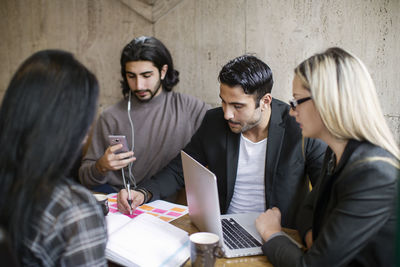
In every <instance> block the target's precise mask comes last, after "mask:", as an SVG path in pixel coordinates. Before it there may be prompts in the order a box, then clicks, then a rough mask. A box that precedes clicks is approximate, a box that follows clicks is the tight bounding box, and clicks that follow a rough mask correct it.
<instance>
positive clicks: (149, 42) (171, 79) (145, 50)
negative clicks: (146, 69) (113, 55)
mask: <svg viewBox="0 0 400 267" xmlns="http://www.w3.org/2000/svg"><path fill="white" fill-rule="evenodd" d="M141 60H143V61H151V62H153V64H154V66H155V67H156V68H157V69H158V71H159V72H160V73H161V69H162V67H163V66H164V65H167V66H168V70H167V73H166V75H165V78H164V80H162V81H161V84H162V86H163V89H164V90H166V91H171V90H172V88H173V87H174V86H175V85H176V84H178V82H179V71H177V70H175V69H174V64H173V62H172V57H171V54H170V53H169V51H168V49H167V48H166V47H165V45H164V44H163V43H162V42H161V41H159V40H158V39H156V38H154V37H146V36H141V37H137V38H135V39H133V40H132V41H131V42H130V43H128V44H127V45H126V46H125V47H124V49H123V50H122V54H121V61H120V63H121V75H122V80H121V87H122V94H123V96H124V97H125V98H127V97H128V95H129V90H130V88H129V85H128V82H127V80H126V71H125V66H126V63H128V62H131V61H141Z"/></svg>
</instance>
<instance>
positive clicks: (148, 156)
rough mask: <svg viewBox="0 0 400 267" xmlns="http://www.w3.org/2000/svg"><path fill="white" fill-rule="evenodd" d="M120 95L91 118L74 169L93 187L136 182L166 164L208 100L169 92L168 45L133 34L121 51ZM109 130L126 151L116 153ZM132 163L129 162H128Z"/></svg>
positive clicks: (173, 79) (111, 188) (174, 78)
mask: <svg viewBox="0 0 400 267" xmlns="http://www.w3.org/2000/svg"><path fill="white" fill-rule="evenodd" d="M121 76H122V81H121V87H122V94H123V97H124V98H123V99H122V100H121V101H119V102H118V103H116V104H115V105H113V106H111V107H109V108H107V109H106V110H105V111H104V112H103V114H101V116H100V118H99V119H98V121H97V124H96V126H95V128H94V131H93V136H92V141H91V144H90V147H89V149H88V151H87V154H86V155H85V156H84V158H83V162H82V166H81V167H80V170H79V175H80V180H81V182H82V183H83V184H84V185H86V186H88V187H89V188H92V189H94V190H97V191H102V192H107V193H110V192H116V191H118V190H119V189H121V188H122V186H123V185H124V182H123V181H124V180H126V181H127V182H129V181H130V182H131V185H132V186H134V185H135V184H136V185H138V186H140V183H141V182H142V181H143V180H145V179H146V178H149V177H151V176H152V175H154V174H155V173H156V172H158V171H159V170H160V169H161V168H162V167H164V166H165V165H167V164H168V162H169V161H170V160H172V159H173V158H174V157H175V156H176V155H177V154H178V153H179V151H180V149H182V148H183V147H184V146H185V145H186V144H187V143H188V142H189V140H190V137H191V136H192V135H193V133H194V132H195V131H196V129H197V128H198V127H199V126H200V123H201V121H202V119H203V116H204V114H205V112H206V111H207V109H208V105H206V104H205V103H203V102H202V101H200V100H198V99H196V98H194V97H191V96H188V95H185V94H180V93H176V92H173V91H172V89H173V87H174V86H175V85H176V84H177V83H178V82H179V72H178V71H177V70H175V69H174V65H173V61H172V57H171V55H170V53H169V51H168V49H167V48H166V47H165V46H164V44H163V43H161V42H160V41H159V40H157V39H156V38H154V37H145V36H142V37H138V38H135V39H133V40H132V41H131V42H130V43H128V44H127V45H126V46H125V48H124V49H123V51H122V55H121ZM109 135H125V136H126V139H127V143H128V146H129V150H133V151H128V152H125V153H118V150H119V149H120V146H119V145H115V146H110V144H109V139H108V136H109ZM133 162H134V163H133Z"/></svg>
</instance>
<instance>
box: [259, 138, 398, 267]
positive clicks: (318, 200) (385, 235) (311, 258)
mask: <svg viewBox="0 0 400 267" xmlns="http://www.w3.org/2000/svg"><path fill="white" fill-rule="evenodd" d="M331 154H332V151H331V150H330V149H329V148H328V150H327V152H326V160H325V162H324V168H323V172H324V174H325V176H324V177H321V179H320V180H319V181H318V184H317V185H316V187H315V188H314V189H313V191H312V193H311V194H309V197H308V198H307V201H305V206H304V209H302V211H301V213H300V216H299V219H300V221H299V226H300V233H301V235H302V236H303V237H304V235H305V233H306V232H307V231H308V230H310V229H311V228H312V230H313V239H314V241H313V245H312V247H311V248H310V249H309V250H308V251H307V252H306V253H303V252H302V251H301V250H300V249H298V248H297V247H296V246H294V245H292V244H291V242H290V241H289V240H288V239H287V238H286V237H284V236H277V237H274V238H272V239H270V240H269V241H268V242H266V243H265V244H264V245H263V251H264V253H265V254H266V255H267V257H268V259H269V261H271V262H272V264H273V265H274V266H371V267H372V266H385V267H386V266H394V255H395V243H396V242H395V238H396V209H395V207H396V199H397V180H398V178H399V168H400V164H399V162H398V161H397V160H396V159H395V158H394V157H393V156H392V155H391V154H389V153H388V152H387V151H385V150H383V149H382V148H380V147H377V146H374V145H372V144H370V143H367V142H363V143H360V142H357V141H354V140H350V141H349V143H348V145H347V146H346V149H345V151H344V153H343V155H342V158H341V160H340V162H339V165H338V167H337V168H336V169H335V171H334V172H333V173H332V174H329V173H328V169H329V168H328V161H329V159H330V157H331Z"/></svg>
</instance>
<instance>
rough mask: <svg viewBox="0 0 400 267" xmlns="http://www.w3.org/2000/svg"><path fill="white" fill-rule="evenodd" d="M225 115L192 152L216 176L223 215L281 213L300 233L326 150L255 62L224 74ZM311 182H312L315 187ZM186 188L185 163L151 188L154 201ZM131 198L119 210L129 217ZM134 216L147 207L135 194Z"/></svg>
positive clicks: (203, 131)
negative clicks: (299, 218)
mask: <svg viewBox="0 0 400 267" xmlns="http://www.w3.org/2000/svg"><path fill="white" fill-rule="evenodd" d="M219 81H220V98H221V103H222V107H220V108H215V109H212V110H209V111H208V112H207V113H206V115H205V117H204V120H203V122H202V125H201V126H200V128H199V129H198V131H197V132H196V133H195V134H194V136H193V137H192V139H191V141H190V143H189V144H188V145H187V146H186V147H185V149H184V150H185V152H187V153H188V154H189V155H190V156H192V157H193V158H194V159H196V160H197V161H198V162H200V163H201V164H203V165H204V166H207V167H208V168H209V169H210V170H211V171H212V172H213V173H214V174H215V175H216V176H217V179H218V181H217V183H218V193H219V201H220V210H221V212H222V213H248V212H260V213H261V212H264V211H265V209H266V208H268V207H271V206H279V207H280V208H281V210H282V213H284V214H285V217H284V216H282V217H284V218H285V221H284V222H283V224H284V225H285V226H286V227H294V226H295V220H296V214H297V210H298V209H299V207H300V204H301V202H302V200H303V198H304V197H305V196H306V194H307V193H308V192H309V180H310V181H311V183H312V184H315V182H316V180H317V178H318V176H319V173H320V168H321V165H322V160H323V155H324V152H325V148H326V145H325V144H323V143H322V142H320V141H317V140H313V139H308V138H304V139H303V138H302V135H301V130H300V128H299V127H298V124H297V123H296V121H295V120H294V119H293V118H292V117H290V116H289V105H288V104H285V103H283V102H281V101H279V100H277V99H273V98H272V96H271V89H272V85H273V79H272V72H271V69H270V68H269V67H268V65H267V64H265V63H264V62H262V61H261V60H259V59H258V58H256V57H254V56H251V55H244V56H240V57H238V58H235V59H233V60H231V61H229V62H228V63H227V64H226V65H225V66H224V67H223V68H222V70H221V71H220V73H219ZM307 177H308V178H309V179H307ZM183 185H184V181H183V173H182V166H181V158H180V156H178V157H176V158H175V159H174V160H173V161H171V163H170V164H169V165H168V166H167V167H166V168H164V169H163V170H162V171H161V172H159V173H157V174H156V175H155V176H154V177H152V179H151V180H149V181H148V182H146V184H144V185H143V186H144V187H145V188H146V189H147V190H148V191H149V192H150V193H151V195H152V197H153V199H158V198H165V197H167V196H169V195H170V194H173V193H174V192H175V191H176V190H178V189H179V188H181V187H182V186H183ZM126 195H127V194H126V190H122V191H121V192H120V194H119V197H118V200H119V202H118V207H119V208H120V209H121V210H122V211H124V210H126V209H129V205H128V203H127V201H126ZM133 200H134V201H133V204H132V208H135V206H133V205H135V204H141V203H142V202H143V199H142V195H141V194H134V196H133Z"/></svg>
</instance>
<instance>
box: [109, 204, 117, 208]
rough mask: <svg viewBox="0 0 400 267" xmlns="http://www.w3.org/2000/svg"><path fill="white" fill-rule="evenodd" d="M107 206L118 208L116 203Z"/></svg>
mask: <svg viewBox="0 0 400 267" xmlns="http://www.w3.org/2000/svg"><path fill="white" fill-rule="evenodd" d="M108 206H110V207H113V208H117V209H118V205H117V204H109V205H108Z"/></svg>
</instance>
